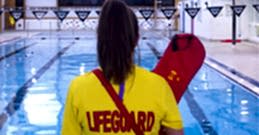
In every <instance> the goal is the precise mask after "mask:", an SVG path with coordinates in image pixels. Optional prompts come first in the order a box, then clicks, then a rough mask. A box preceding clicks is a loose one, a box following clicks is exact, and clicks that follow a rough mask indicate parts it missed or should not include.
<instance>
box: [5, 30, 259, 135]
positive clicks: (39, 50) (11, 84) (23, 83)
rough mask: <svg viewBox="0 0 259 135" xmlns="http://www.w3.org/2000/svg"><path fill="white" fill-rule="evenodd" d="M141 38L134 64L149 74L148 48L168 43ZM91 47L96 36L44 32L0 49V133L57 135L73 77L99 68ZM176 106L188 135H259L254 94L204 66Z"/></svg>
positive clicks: (151, 58) (153, 58)
mask: <svg viewBox="0 0 259 135" xmlns="http://www.w3.org/2000/svg"><path fill="white" fill-rule="evenodd" d="M82 35H83V36H82ZM43 36H44V37H46V40H41V37H43ZM75 36H80V40H75V39H74V37H75ZM145 36H147V39H145V40H140V42H139V48H137V49H136V56H135V61H136V63H137V64H139V65H141V66H143V67H145V68H147V69H149V70H151V69H152V68H153V67H154V66H155V64H156V62H157V58H156V56H155V55H154V54H153V52H152V51H151V49H150V48H149V46H148V45H147V44H148V43H151V44H153V45H155V47H156V48H157V50H158V51H160V52H163V50H164V49H165V47H166V45H167V43H168V39H166V38H163V37H159V36H157V35H152V34H150V33H149V34H146V35H145ZM95 45H96V40H95V34H94V32H89V33H75V34H71V33H65V32H58V33H52V34H51V36H50V37H49V33H42V34H39V35H36V36H34V37H32V38H30V39H21V40H18V41H16V42H10V43H7V44H2V45H0V77H1V79H0V126H1V124H4V125H3V127H2V129H1V130H0V134H1V135H58V134H59V133H60V129H61V123H62V115H63V114H62V113H63V106H64V102H65V99H66V93H67V88H68V85H69V83H70V81H71V79H72V78H74V77H75V76H77V75H80V74H82V73H84V72H87V71H90V70H92V69H93V68H95V67H97V66H98V63H97V59H96V48H95ZM179 107H180V111H181V114H182V117H183V121H184V130H185V134H187V135H258V134H259V128H258V127H259V125H258V123H259V111H258V108H259V104H258V96H256V95H254V94H252V93H250V92H249V91H248V90H246V89H245V88H243V87H241V86H240V85H238V84H237V83H235V82H233V81H231V80H229V79H228V78H226V77H225V76H223V75H221V74H220V73H218V72H217V71H215V70H214V69H212V68H211V67H209V66H208V65H206V64H204V65H203V66H202V68H201V69H200V71H199V72H198V74H197V75H196V76H195V78H194V79H193V80H192V82H191V84H190V85H189V87H188V90H187V92H186V93H185V94H184V97H183V98H182V99H181V102H180V103H179ZM6 108H7V109H6ZM4 111H8V112H9V113H11V115H10V116H9V117H8V119H4V117H3V115H2V117H1V114H3V112H4Z"/></svg>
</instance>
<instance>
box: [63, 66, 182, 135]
mask: <svg viewBox="0 0 259 135" xmlns="http://www.w3.org/2000/svg"><path fill="white" fill-rule="evenodd" d="M113 87H114V88H115V90H116V92H117V93H118V91H119V90H118V89H119V88H118V87H119V86H118V85H114V84H113ZM123 103H124V105H125V106H126V108H127V109H128V111H129V112H130V115H131V116H132V117H134V118H135V122H136V123H137V125H138V126H139V127H140V129H141V130H142V131H144V133H145V134H146V135H149V134H150V135H151V134H154V135H157V134H158V131H159V128H160V125H161V124H162V125H163V126H166V127H170V128H174V129H181V128H182V119H181V116H180V113H179V110H178V107H177V104H176V101H175V98H174V95H173V93H172V91H171V89H170V87H169V85H168V84H167V82H166V81H165V80H164V79H163V78H162V77H160V76H158V75H156V74H154V73H152V72H149V71H147V70H145V69H143V68H140V67H137V66H135V69H134V73H133V74H132V75H130V76H129V77H128V79H127V80H126V82H125V92H124V95H123ZM127 125H128V123H127V122H126V121H125V118H122V117H121V114H120V111H119V109H118V108H117V107H116V105H115V103H114V102H113V100H112V98H111V97H110V95H109V94H108V92H107V91H106V89H105V88H104V87H103V86H102V84H101V82H100V81H99V80H98V78H97V77H96V76H95V74H94V73H92V72H89V73H86V74H85V75H82V76H78V77H76V78H75V79H74V80H73V81H72V83H71V85H70V88H69V91H68V95H67V100H66V105H65V110H64V118H63V125H62V135H102V134H104V135H108V134H109V135H110V134H111V135H112V134H123V135H134V131H133V130H132V129H130V128H129V126H127Z"/></svg>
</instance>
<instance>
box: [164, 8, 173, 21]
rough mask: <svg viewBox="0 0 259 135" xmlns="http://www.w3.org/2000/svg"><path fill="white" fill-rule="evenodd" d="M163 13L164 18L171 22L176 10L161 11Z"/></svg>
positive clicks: (165, 9)
mask: <svg viewBox="0 0 259 135" xmlns="http://www.w3.org/2000/svg"><path fill="white" fill-rule="evenodd" d="M161 11H162V13H163V14H164V16H165V17H166V18H167V19H168V20H170V19H171V18H172V16H173V15H174V14H175V12H176V9H175V8H164V9H161Z"/></svg>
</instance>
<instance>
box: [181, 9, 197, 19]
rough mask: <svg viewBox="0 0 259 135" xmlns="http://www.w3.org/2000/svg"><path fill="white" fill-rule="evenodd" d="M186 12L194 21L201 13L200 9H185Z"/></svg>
mask: <svg viewBox="0 0 259 135" xmlns="http://www.w3.org/2000/svg"><path fill="white" fill-rule="evenodd" d="M185 11H186V12H187V13H188V14H189V16H190V17H191V18H192V19H194V18H195V16H196V15H197V14H198V12H199V11H200V8H185Z"/></svg>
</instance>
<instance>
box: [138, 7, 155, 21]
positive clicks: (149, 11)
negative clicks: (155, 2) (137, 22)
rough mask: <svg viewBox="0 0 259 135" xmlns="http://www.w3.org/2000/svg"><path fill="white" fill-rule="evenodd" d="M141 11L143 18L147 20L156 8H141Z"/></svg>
mask: <svg viewBox="0 0 259 135" xmlns="http://www.w3.org/2000/svg"><path fill="white" fill-rule="evenodd" d="M139 12H140V14H141V15H142V16H143V18H144V19H145V20H146V21H147V20H148V19H149V18H150V17H151V16H152V14H153V13H154V10H153V9H140V10H139Z"/></svg>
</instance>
